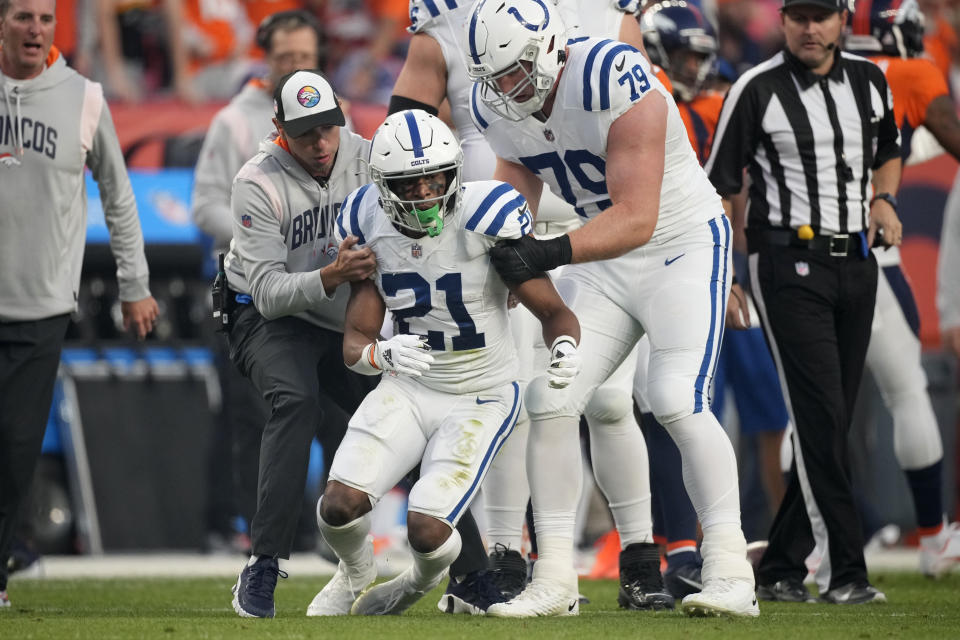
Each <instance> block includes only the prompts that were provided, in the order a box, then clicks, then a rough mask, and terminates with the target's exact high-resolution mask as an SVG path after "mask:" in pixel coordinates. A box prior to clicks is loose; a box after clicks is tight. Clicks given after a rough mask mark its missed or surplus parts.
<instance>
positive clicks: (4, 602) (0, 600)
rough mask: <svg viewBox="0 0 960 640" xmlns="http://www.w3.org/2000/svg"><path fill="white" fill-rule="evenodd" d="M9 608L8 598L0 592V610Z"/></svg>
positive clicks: (3, 592) (4, 593)
mask: <svg viewBox="0 0 960 640" xmlns="http://www.w3.org/2000/svg"><path fill="white" fill-rule="evenodd" d="M9 606H10V597H9V596H7V592H6V591H0V609H3V608H5V607H9Z"/></svg>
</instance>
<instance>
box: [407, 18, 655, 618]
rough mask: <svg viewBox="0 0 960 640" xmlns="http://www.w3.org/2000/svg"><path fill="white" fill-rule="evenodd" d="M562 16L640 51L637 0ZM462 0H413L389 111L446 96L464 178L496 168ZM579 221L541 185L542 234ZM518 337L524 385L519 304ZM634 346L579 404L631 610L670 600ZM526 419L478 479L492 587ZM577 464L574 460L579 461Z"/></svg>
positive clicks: (520, 582) (427, 106) (526, 327)
mask: <svg viewBox="0 0 960 640" xmlns="http://www.w3.org/2000/svg"><path fill="white" fill-rule="evenodd" d="M545 1H546V2H547V3H548V4H550V6H551V7H553V6H555V7H556V9H557V11H559V12H560V13H561V15H562V16H564V17H565V18H566V20H565V23H566V24H567V27H568V29H567V31H566V36H568V37H574V36H581V35H586V34H590V35H602V36H604V37H610V38H619V39H620V40H625V41H627V42H629V43H631V44H633V45H634V46H636V47H638V48H639V49H641V50H642V48H643V38H642V34H641V32H640V28H639V25H638V24H637V21H636V20H635V18H634V16H633V14H634V12H635V11H636V9H637V1H636V0H604V1H603V2H597V0H545ZM469 16H470V3H469V2H468V1H467V0H448V1H446V2H433V1H432V0H431V1H428V0H411V3H410V21H411V27H410V31H411V32H412V33H413V37H412V39H411V43H410V52H409V55H408V56H407V59H406V62H405V63H404V67H403V69H402V70H401V72H400V76H399V77H398V79H397V84H396V86H395V87H394V95H393V97H392V99H391V104H390V110H391V111H396V110H400V109H405V108H421V109H424V110H426V111H428V112H431V113H436V112H437V109H438V108H439V107H440V105H441V103H442V102H443V101H444V99H446V100H447V101H448V102H449V104H450V106H451V117H452V120H453V123H454V126H455V127H456V130H457V134H458V135H459V137H460V140H461V144H462V146H463V151H464V175H465V177H466V179H467V180H486V179H489V178H490V177H491V176H492V175H493V170H494V166H495V163H496V157H495V156H494V154H493V152H492V151H491V150H490V147H489V145H488V144H487V142H486V141H485V140H484V139H483V136H482V135H481V134H480V133H479V131H477V128H476V127H475V126H474V124H473V122H472V120H471V116H470V91H471V88H472V86H473V85H472V82H471V80H470V77H469V76H468V75H467V70H466V66H465V61H464V58H463V54H462V51H463V50H464V48H465V47H466V46H467V35H466V32H465V30H464V26H465V23H466V22H467V20H468V19H469ZM581 224H582V218H580V216H578V215H577V214H576V213H575V212H574V210H573V207H572V206H570V205H569V204H568V203H566V202H564V201H563V200H561V199H560V198H559V197H558V196H556V195H554V194H553V193H552V192H550V191H549V190H545V191H544V194H543V197H542V198H541V202H540V207H539V209H538V213H537V219H536V228H535V232H536V235H537V237H540V238H546V237H552V236H555V235H559V234H561V233H564V232H565V231H568V230H571V229H575V228H577V227H579V226H580V225H581ZM511 327H512V331H513V335H514V343H515V344H516V345H517V349H518V352H519V356H520V374H519V378H520V379H521V380H522V381H523V382H524V383H526V382H527V381H528V380H529V379H530V378H531V377H532V373H533V371H534V370H536V368H537V367H538V366H541V365H542V363H543V362H544V361H545V360H546V358H547V356H548V353H547V349H546V345H543V344H537V345H536V349H535V347H534V345H535V344H536V343H538V342H539V340H538V338H537V333H538V328H537V323H536V321H535V319H534V318H533V317H532V316H531V315H530V314H529V313H528V312H527V311H526V310H525V309H522V308H518V309H516V310H514V311H513V312H512V313H511ZM635 361H636V354H635V353H632V354H631V355H630V356H628V357H627V358H626V359H625V361H624V363H623V364H622V365H621V366H620V368H618V370H617V371H616V372H615V373H614V374H613V375H612V376H611V377H610V379H608V380H607V381H606V382H605V383H604V384H603V385H602V387H601V388H600V389H599V390H598V391H597V393H595V394H594V396H593V398H592V399H591V401H590V403H589V404H588V405H587V406H586V408H585V409H584V413H585V415H586V418H587V424H588V426H589V429H590V436H591V437H590V444H591V446H590V451H591V455H592V458H593V461H594V464H593V470H594V474H595V476H596V479H597V484H598V485H599V486H600V488H601V489H602V491H603V492H604V494H605V496H606V497H607V499H608V504H609V506H610V509H611V511H612V513H613V517H614V521H615V523H616V525H617V529H618V532H619V534H620V535H619V540H620V547H621V553H620V558H619V560H620V563H619V564H620V580H621V590H620V593H619V595H618V601H619V602H620V604H621V605H622V606H624V607H627V608H631V609H648V608H656V609H661V608H672V607H673V599H672V598H671V597H670V595H669V594H668V593H666V591H665V590H664V587H663V582H662V579H661V577H660V572H659V562H660V560H659V552H658V549H657V548H656V545H654V544H653V542H652V522H651V517H650V495H649V472H648V465H647V453H646V447H645V445H644V442H643V438H642V435H641V433H640V431H639V429H638V427H637V423H636V421H635V419H634V417H633V413H632V411H631V387H632V380H633V373H634V370H635ZM528 425H529V422H528V419H527V416H526V411H525V410H521V414H520V418H519V420H518V422H517V427H516V429H515V430H514V434H513V436H512V437H511V439H510V441H509V442H508V443H507V444H506V446H505V447H504V449H503V451H502V452H501V453H500V455H499V456H498V457H497V459H496V460H495V461H494V464H493V467H492V468H491V470H490V473H489V474H488V476H487V480H486V481H485V483H484V486H483V494H484V498H485V503H486V515H487V523H488V529H487V542H488V546H489V548H490V551H491V558H490V562H491V566H492V567H493V569H494V571H493V573H492V577H493V580H494V582H495V583H496V585H497V587H498V589H500V590H501V591H502V592H503V593H505V594H507V595H508V596H511V597H512V596H514V595H516V594H517V593H518V592H519V591H520V590H521V589H522V588H523V586H524V585H525V584H526V578H527V567H526V562H525V561H524V559H523V558H522V556H521V555H520V545H521V540H522V530H523V521H524V514H525V513H526V509H527V501H528V497H529V489H528V485H527V477H526V457H527V434H528ZM578 468H579V467H578ZM484 579H485V577H484V576H483V575H477V576H471V575H464V576H452V577H451V581H450V584H449V586H448V588H447V592H446V593H445V594H444V596H443V597H442V598H441V600H440V602H439V607H440V609H441V610H442V611H446V612H449V613H466V612H475V611H477V610H484V609H485V608H486V607H487V606H488V605H489V604H490V602H489V600H488V599H486V598H485V597H483V594H484V593H485V592H486V591H485V589H484V588H483V587H482V586H481V585H480V582H482V581H483V580H484Z"/></svg>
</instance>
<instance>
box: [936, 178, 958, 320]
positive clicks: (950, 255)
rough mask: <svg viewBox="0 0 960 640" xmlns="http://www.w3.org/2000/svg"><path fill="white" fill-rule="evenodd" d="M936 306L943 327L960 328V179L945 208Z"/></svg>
mask: <svg viewBox="0 0 960 640" xmlns="http://www.w3.org/2000/svg"><path fill="white" fill-rule="evenodd" d="M937 309H938V310H939V312H940V327H941V328H943V329H950V328H953V327H960V179H957V180H956V181H955V182H954V183H953V190H952V191H951V192H950V196H949V197H948V198H947V204H946V206H945V207H944V210H943V230H942V231H941V232H940V258H939V262H938V263H937Z"/></svg>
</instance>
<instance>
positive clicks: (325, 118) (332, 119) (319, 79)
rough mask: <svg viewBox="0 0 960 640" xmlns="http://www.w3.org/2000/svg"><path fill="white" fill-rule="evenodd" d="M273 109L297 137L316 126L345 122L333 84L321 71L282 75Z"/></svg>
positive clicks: (284, 127)
mask: <svg viewBox="0 0 960 640" xmlns="http://www.w3.org/2000/svg"><path fill="white" fill-rule="evenodd" d="M273 111H274V113H275V114H276V115H277V122H279V123H280V125H281V126H282V127H283V130H284V132H286V134H287V135H289V136H293V137H294V138H297V137H299V136H302V135H303V134H305V133H306V132H308V131H310V130H311V129H313V128H314V127H319V126H323V125H336V126H338V127H342V126H343V125H344V124H346V120H345V119H344V117H343V111H341V110H340V101H339V100H338V99H337V95H336V94H335V93H334V92H333V87H331V86H330V83H329V82H328V81H327V79H326V78H325V77H323V74H322V73H320V72H319V71H307V70H303V69H301V70H299V71H294V72H293V73H288V74H287V75H285V76H283V78H281V79H280V82H278V83H277V88H276V89H275V90H274V92H273Z"/></svg>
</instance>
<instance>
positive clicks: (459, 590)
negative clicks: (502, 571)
mask: <svg viewBox="0 0 960 640" xmlns="http://www.w3.org/2000/svg"><path fill="white" fill-rule="evenodd" d="M507 600H509V598H507V597H506V596H505V595H504V594H503V593H502V592H501V591H500V589H499V588H498V587H497V584H496V580H495V579H494V577H493V572H492V571H475V572H473V573H468V574H467V575H466V576H464V577H463V579H462V580H457V579H456V578H454V577H453V576H450V582H449V583H448V584H447V590H446V591H445V592H444V594H443V595H442V596H441V597H440V602H438V603H437V608H438V609H440V611H442V612H444V613H469V614H470V615H473V616H482V615H483V614H485V613H486V612H487V608H488V607H489V606H490V605H492V604H496V603H498V602H506V601H507Z"/></svg>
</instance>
